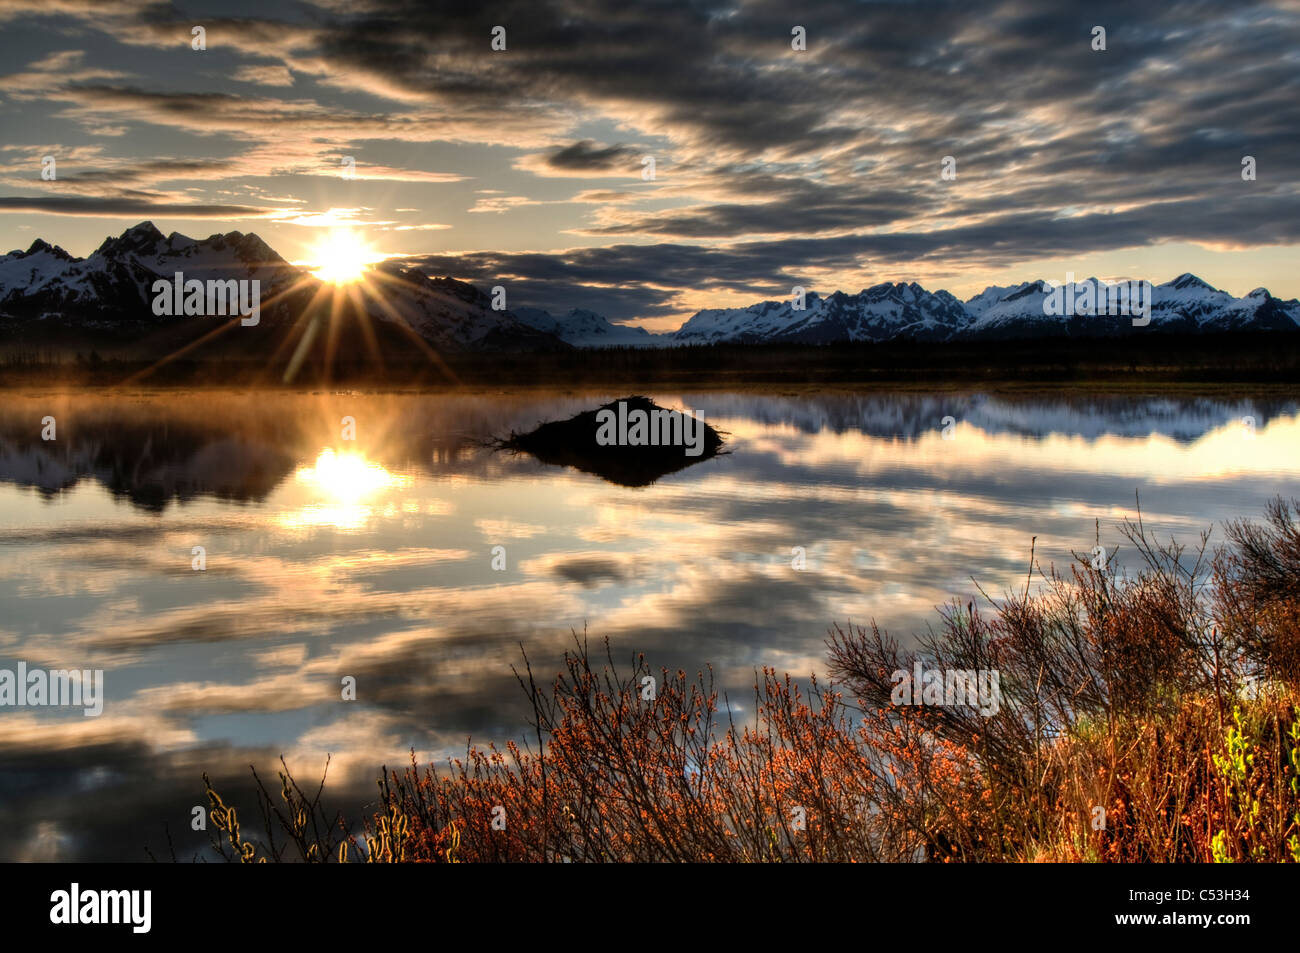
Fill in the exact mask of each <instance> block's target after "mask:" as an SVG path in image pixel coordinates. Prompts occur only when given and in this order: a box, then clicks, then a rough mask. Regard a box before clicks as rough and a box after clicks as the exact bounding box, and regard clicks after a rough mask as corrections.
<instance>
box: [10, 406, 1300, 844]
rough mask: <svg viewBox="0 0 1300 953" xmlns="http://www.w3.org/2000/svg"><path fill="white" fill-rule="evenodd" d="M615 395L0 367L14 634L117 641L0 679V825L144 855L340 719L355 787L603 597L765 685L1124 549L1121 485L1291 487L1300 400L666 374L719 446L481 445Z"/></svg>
mask: <svg viewBox="0 0 1300 953" xmlns="http://www.w3.org/2000/svg"><path fill="white" fill-rule="evenodd" d="M621 396H625V395H620V394H616V393H599V394H597V393H591V394H581V395H579V394H560V393H545V392H538V393H531V394H519V393H513V394H510V395H504V394H435V395H418V396H415V395H397V394H381V395H363V394H314V395H313V394H286V393H267V394H234V393H223V392H194V393H166V394H150V393H144V392H142V393H139V394H125V395H112V396H105V395H103V394H99V393H75V392H74V393H69V394H63V395H50V394H31V395H25V394H6V395H4V396H3V397H2V398H0V668H6V669H13V668H14V667H15V666H16V665H17V664H18V663H19V662H23V663H26V665H28V666H29V667H42V668H52V669H65V668H74V667H75V668H79V669H103V670H104V672H105V681H104V690H105V695H106V701H105V704H104V712H103V714H102V715H101V716H99V717H97V718H88V717H85V716H84V715H83V714H82V712H81V710H79V709H78V710H71V709H57V708H44V709H35V708H2V709H0V820H2V821H3V822H4V823H3V829H4V830H5V832H6V833H5V835H4V837H3V838H2V839H0V859H6V860H14V859H56V858H66V859H88V860H113V859H124V860H143V859H145V854H144V851H143V848H144V847H145V846H146V845H148V846H150V847H151V848H153V849H154V850H155V852H158V853H159V855H160V856H161V855H162V853H164V852H165V850H166V839H165V835H164V833H163V832H164V826H166V827H167V828H169V829H170V831H171V833H172V835H173V837H174V838H175V841H176V844H177V848H178V853H179V854H180V856H182V857H183V858H187V857H189V856H190V855H192V854H193V852H194V850H195V849H197V845H199V844H202V843H204V842H205V841H206V835H202V834H194V833H192V832H191V831H190V829H189V820H190V811H191V808H192V807H193V806H195V805H201V804H204V803H205V802H204V798H203V787H202V782H201V780H200V773H201V772H202V771H204V770H206V771H208V772H209V774H210V775H211V776H212V778H213V782H214V784H215V785H216V786H217V787H218V789H221V790H223V791H225V790H229V791H231V792H232V794H237V792H238V791H240V790H241V789H245V790H246V781H247V774H248V771H247V767H248V765H249V763H255V764H257V766H258V769H259V772H260V773H261V774H262V775H263V777H264V778H265V777H269V778H270V779H271V780H272V781H274V779H275V773H274V767H275V759H276V758H277V757H278V756H279V755H280V754H284V755H285V757H286V760H287V761H288V762H289V764H290V766H291V768H293V770H294V772H295V774H296V775H297V776H298V778H299V780H300V781H302V782H312V783H314V782H315V781H316V780H317V779H318V778H319V775H320V771H321V768H322V767H323V765H324V761H325V755H326V754H327V753H329V754H331V755H332V759H333V760H332V764H331V768H330V784H329V788H328V790H329V791H331V792H332V794H333V796H334V801H333V802H332V804H334V805H335V806H339V807H342V808H344V809H345V810H346V811H348V812H349V813H351V814H353V815H354V816H356V815H357V814H358V812H359V811H361V810H362V809H363V808H364V806H365V804H366V803H367V802H368V801H372V800H373V794H374V778H375V776H376V774H377V772H378V768H379V766H380V765H381V764H388V765H389V766H401V765H402V764H403V763H405V762H407V761H409V758H410V751H411V749H414V750H415V753H416V757H417V758H418V759H419V760H420V761H421V762H427V761H429V760H431V759H442V758H445V757H446V756H448V755H455V754H456V753H457V752H463V750H464V747H465V743H466V739H467V738H472V739H473V740H474V741H475V742H477V743H487V742H490V741H496V742H498V743H501V742H504V741H507V740H510V739H516V738H521V737H522V736H523V732H524V726H525V720H526V717H527V711H526V701H525V698H524V695H523V693H522V692H521V691H520V689H519V687H518V685H517V683H516V681H515V677H514V675H513V674H512V672H511V665H512V664H514V665H518V664H519V663H520V662H521V655H520V648H519V646H520V643H522V644H523V646H524V648H525V649H526V651H527V652H528V655H529V658H530V659H531V661H532V664H533V669H534V671H535V672H537V673H539V674H540V675H541V676H543V677H546V676H548V675H549V673H550V672H552V671H553V670H554V669H555V668H556V665H557V662H558V660H559V658H560V656H561V654H562V653H563V651H564V649H565V648H566V646H567V645H570V644H571V642H572V638H573V636H572V634H571V633H572V632H574V631H576V632H578V633H579V634H581V633H582V631H583V630H584V627H585V629H586V630H587V632H588V633H589V635H590V637H591V638H592V639H593V640H595V639H599V638H603V637H605V636H608V637H609V638H610V639H611V641H612V643H613V649H614V654H615V658H616V659H617V660H619V661H621V662H623V663H624V664H626V663H628V662H629V661H630V660H631V658H632V657H633V655H634V654H635V653H637V652H643V653H645V655H646V659H647V662H648V663H649V664H650V666H651V667H652V668H653V669H656V670H657V669H659V668H660V667H667V668H669V669H670V670H675V669H677V668H684V669H686V670H687V671H688V672H695V671H696V670H698V669H700V668H702V667H703V666H704V665H705V664H706V663H712V665H713V667H714V672H715V675H716V679H717V683H718V685H719V687H720V688H721V689H723V690H725V691H726V692H727V693H728V697H729V699H730V702H731V705H732V708H733V710H735V711H736V712H737V715H738V716H739V717H748V715H749V714H750V712H751V703H752V695H751V691H750V688H751V686H752V683H753V679H754V670H755V669H756V668H761V667H763V666H772V667H774V668H776V669H778V670H781V671H790V672H791V673H793V674H795V675H796V676H799V677H801V678H802V677H806V676H807V675H808V674H810V673H813V672H818V673H821V672H823V671H824V668H825V666H824V644H823V640H824V639H825V636H826V629H827V627H828V626H829V625H830V624H831V623H832V622H836V621H838V622H841V623H843V622H849V621H851V622H855V623H863V624H865V623H867V622H868V621H870V620H871V619H873V618H874V619H876V620H877V621H878V622H879V623H880V624H881V625H882V627H885V628H887V629H888V630H889V631H890V632H891V633H892V634H894V635H895V636H897V637H899V638H900V639H903V640H905V641H906V640H907V639H909V638H910V636H911V634H912V633H916V632H921V631H923V630H924V628H925V626H926V625H927V624H928V623H929V622H930V621H931V620H932V619H933V618H934V613H933V608H934V606H935V605H937V604H941V603H944V602H947V601H949V600H951V599H959V600H961V601H962V602H963V603H964V602H966V601H968V600H970V599H972V598H976V585H975V582H976V581H978V583H979V584H980V585H981V586H982V587H983V588H984V589H986V590H987V591H988V592H989V593H991V594H994V595H1001V594H1002V593H1003V592H1005V591H1006V590H1008V589H1018V588H1020V587H1022V586H1023V585H1024V580H1025V575H1026V570H1027V568H1028V561H1029V551H1030V541H1031V539H1033V538H1034V537H1037V543H1036V553H1037V558H1038V560H1039V562H1040V563H1041V564H1042V566H1043V567H1044V568H1047V566H1048V565H1050V564H1052V563H1054V564H1056V565H1057V566H1062V567H1063V566H1064V564H1065V563H1066V562H1067V561H1068V560H1069V559H1070V558H1071V555H1070V554H1071V550H1073V551H1076V552H1080V553H1087V552H1089V551H1091V549H1092V547H1093V546H1094V545H1095V544H1096V543H1095V541H1094V533H1095V528H1094V527H1095V525H1096V524H1097V522H1098V521H1099V523H1100V533H1101V540H1100V542H1101V544H1102V545H1105V546H1106V548H1107V552H1108V553H1109V552H1111V551H1112V550H1113V549H1114V547H1115V546H1116V545H1117V544H1119V543H1120V542H1121V539H1120V537H1119V534H1118V533H1117V531H1116V529H1115V524H1116V523H1117V522H1118V521H1119V520H1121V519H1123V518H1124V517H1126V516H1135V515H1136V507H1135V494H1140V498H1141V506H1142V515H1143V518H1144V520H1145V522H1146V525H1147V528H1148V530H1153V531H1154V532H1155V533H1156V534H1157V535H1159V536H1161V537H1166V536H1169V535H1174V536H1177V537H1178V538H1179V539H1182V540H1184V541H1186V542H1188V543H1193V542H1195V541H1196V539H1197V537H1198V534H1199V531H1200V530H1202V529H1204V528H1209V527H1210V526H1211V525H1212V524H1217V523H1219V522H1220V521H1222V520H1226V519H1232V518H1236V517H1251V518H1255V517H1258V516H1260V515H1261V514H1262V511H1263V506H1264V503H1265V502H1266V501H1267V500H1268V499H1269V498H1270V497H1272V496H1274V495H1277V494H1281V495H1283V496H1287V497H1292V496H1300V454H1297V452H1296V451H1297V449H1300V405H1298V403H1297V402H1295V401H1276V400H1267V401H1262V400H1252V399H1240V400H1237V399H1231V400H1226V399H1209V398H1170V397H1158V398H1133V397H1106V398H1096V397H1094V398H1067V397H1059V398H1052V397H1034V398H1026V399H1009V398H1003V397H994V396H988V395H980V394H972V395H950V394H938V393H935V394H924V393H906V394H860V393H859V394H827V395H820V396H779V395H758V394H751V393H742V392H732V393H726V392H710V393H683V392H669V391H655V392H652V393H649V394H647V395H646V396H649V397H651V398H652V399H653V400H655V401H656V402H657V403H658V404H660V405H663V406H665V407H670V408H678V409H683V410H689V411H692V412H695V411H698V412H700V413H701V414H702V415H703V417H704V419H705V420H706V421H707V422H708V423H709V424H710V425H711V426H713V427H715V428H717V429H718V430H720V431H724V432H726V433H727V437H726V445H725V446H726V449H727V450H728V451H729V452H727V453H725V454H723V455H720V456H718V457H715V458H712V459H707V460H703V461H702V462H699V463H697V464H694V465H690V466H687V467H685V468H684V469H681V470H678V471H676V472H673V473H670V474H668V475H666V476H664V477H663V478H662V479H660V480H658V481H657V482H655V483H653V484H652V485H649V486H644V487H626V486H621V485H618V484H616V483H612V482H608V481H606V480H602V479H601V478H600V477H599V476H597V475H593V474H590V473H585V472H580V471H578V470H576V469H570V468H565V467H557V466H548V465H546V464H544V463H542V462H540V461H538V460H537V459H535V458H533V457H531V456H529V455H527V454H511V453H505V452H501V451H497V450H493V449H492V448H491V447H490V446H488V445H487V441H489V440H490V439H491V438H493V437H502V436H507V435H509V434H510V433H511V432H523V431H526V430H528V429H531V428H533V427H535V426H536V425H538V424H539V423H542V422H546V421H551V420H559V419H564V418H568V417H571V416H573V415H575V414H577V413H579V412H581V411H584V410H589V409H591V408H593V407H596V406H598V405H600V404H602V403H605V402H607V401H610V400H614V399H617V398H619V397H621ZM47 415H48V416H53V417H54V418H55V420H56V421H57V438H56V439H55V440H53V441H46V440H42V438H41V429H42V426H41V421H42V418H44V417H46V416H47ZM345 417H351V418H352V419H353V420H354V421H355V439H344V438H343V432H344V423H343V421H344V418H345ZM945 418H947V420H945ZM1216 536H1217V534H1216ZM196 546H202V547H203V548H204V554H205V560H206V569H204V570H203V571H196V570H195V569H194V568H192V567H193V560H194V555H193V553H194V547H196ZM498 546H499V547H504V558H505V568H504V569H494V568H493V560H494V552H493V550H494V547H498ZM796 547H798V548H801V549H802V553H803V559H804V560H805V568H804V569H803V570H797V569H795V568H794V566H793V565H792V561H793V560H794V559H795V558H796V549H795V548H796ZM1131 555H1132V554H1131V553H1130V552H1129V551H1128V550H1126V549H1124V548H1121V549H1120V551H1119V553H1118V555H1117V556H1116V557H1115V558H1117V559H1118V560H1120V563H1121V565H1126V564H1128V560H1129V557H1130V556H1131ZM973 580H974V581H973ZM349 675H350V676H353V677H354V678H355V679H356V686H357V700H356V701H354V702H345V701H343V700H341V698H340V680H341V679H342V678H343V677H344V676H349ZM92 792H93V797H92V796H88V794H90V793H92ZM88 805H93V807H88ZM250 806H251V805H250Z"/></svg>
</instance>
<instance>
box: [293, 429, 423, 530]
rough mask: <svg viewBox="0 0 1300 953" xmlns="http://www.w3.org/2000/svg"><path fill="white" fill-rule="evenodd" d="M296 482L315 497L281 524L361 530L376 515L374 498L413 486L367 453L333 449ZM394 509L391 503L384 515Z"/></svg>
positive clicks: (323, 452)
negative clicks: (366, 455) (374, 513)
mask: <svg viewBox="0 0 1300 953" xmlns="http://www.w3.org/2000/svg"><path fill="white" fill-rule="evenodd" d="M294 480H295V482H296V483H297V484H298V485H299V486H300V487H303V488H304V489H306V490H307V491H308V492H310V493H311V494H312V497H313V498H311V499H309V500H307V501H306V502H305V503H304V504H303V505H302V506H301V507H300V508H299V509H298V510H297V511H296V512H290V513H286V514H285V515H284V516H283V517H282V518H281V520H280V523H281V525H283V526H286V527H303V526H333V527H336V528H338V529H360V528H361V527H363V526H365V525H366V523H367V522H368V521H369V520H370V517H371V516H372V514H373V512H374V507H373V505H372V503H373V502H374V498H375V497H377V496H379V495H381V494H383V493H384V492H386V491H389V490H394V489H404V488H407V487H409V486H411V478H410V477H409V476H405V475H403V474H400V473H393V472H392V471H390V470H388V469H387V468H385V467H383V466H382V465H380V464H378V463H375V462H374V461H373V460H368V459H367V458H366V457H365V455H364V454H361V453H356V452H354V451H347V452H343V453H340V452H338V451H336V450H334V449H333V448H330V447H326V448H325V449H323V450H321V452H320V453H319V454H318V455H317V457H316V460H315V463H314V464H313V465H311V466H304V467H299V468H298V469H297V471H295V473H294ZM392 508H393V504H392V503H391V502H389V503H388V504H387V506H386V507H385V512H387V510H388V509H392Z"/></svg>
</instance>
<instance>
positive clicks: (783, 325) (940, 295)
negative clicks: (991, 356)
mask: <svg viewBox="0 0 1300 953" xmlns="http://www.w3.org/2000/svg"><path fill="white" fill-rule="evenodd" d="M804 305H805V307H804V308H803V309H802V310H795V309H794V303H793V302H792V301H764V302H762V303H760V304H755V305H751V306H750V307H748V308H740V309H725V308H724V309H710V310H706V311H699V312H697V313H696V314H695V315H694V316H693V317H692V318H691V319H690V320H689V321H687V322H686V323H685V324H683V325H682V326H681V328H680V329H679V330H678V331H677V333H676V334H674V335H673V338H674V339H675V340H676V341H677V342H678V343H686V344H714V343H718V342H721V341H728V342H737V343H758V342H787V343H798V344H829V343H831V342H834V341H888V340H891V339H893V338H896V337H909V338H913V339H915V340H921V341H941V340H946V339H947V338H950V337H952V335H953V334H955V333H956V332H957V331H959V330H960V329H961V327H962V326H963V325H964V324H966V323H967V322H968V321H969V320H970V316H969V315H968V314H967V312H966V309H965V308H964V307H962V303H961V302H960V301H958V300H957V299H956V298H954V297H953V296H952V295H950V294H948V292H946V291H939V292H935V293H933V294H932V293H931V292H929V291H926V290H925V289H924V288H922V287H921V286H920V285H918V284H916V283H915V282H912V283H911V284H902V283H901V282H900V283H898V284H881V285H875V286H874V287H871V288H866V289H864V290H862V291H860V292H858V293H857V294H855V295H849V294H845V293H844V292H842V291H837V292H835V294H833V295H830V296H829V297H825V298H823V297H821V296H820V295H817V294H809V295H806V297H805V300H804Z"/></svg>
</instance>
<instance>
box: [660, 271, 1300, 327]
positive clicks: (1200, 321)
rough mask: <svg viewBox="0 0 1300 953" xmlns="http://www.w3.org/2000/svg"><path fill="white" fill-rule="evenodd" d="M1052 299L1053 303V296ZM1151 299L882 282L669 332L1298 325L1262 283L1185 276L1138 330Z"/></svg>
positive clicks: (1078, 290) (1160, 293) (1156, 297)
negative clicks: (957, 290) (1238, 286)
mask: <svg viewBox="0 0 1300 953" xmlns="http://www.w3.org/2000/svg"><path fill="white" fill-rule="evenodd" d="M1086 286H1087V287H1086ZM1085 293H1086V296H1085ZM1053 295H1055V296H1057V297H1056V299H1055V301H1051V302H1049V300H1048V299H1049V296H1053ZM1146 297H1147V291H1146V289H1143V290H1142V291H1141V292H1137V293H1135V294H1134V296H1133V297H1132V298H1131V300H1129V299H1127V298H1125V299H1120V298H1119V297H1118V295H1117V293H1116V292H1115V291H1113V290H1111V289H1110V288H1109V287H1108V286H1107V285H1106V283H1105V282H1102V281H1099V280H1098V279H1096V278H1089V279H1087V280H1086V281H1080V282H1075V283H1071V284H1067V285H1064V286H1063V287H1060V288H1053V287H1052V286H1050V285H1048V283H1047V282H1044V281H1027V282H1024V283H1022V284H1019V285H1008V286H1005V287H999V286H992V287H989V288H986V289H985V290H984V291H982V292H980V293H979V294H977V295H975V296H974V297H972V298H970V299H969V300H968V301H966V302H965V303H963V302H960V301H958V300H957V299H956V298H954V297H953V296H952V295H950V294H949V293H948V292H946V291H936V292H933V293H932V292H929V291H926V290H925V289H924V288H922V287H921V286H920V285H917V284H916V283H915V282H913V283H911V284H901V283H898V284H882V285H876V286H874V287H872V288H868V289H866V290H864V291H861V292H859V293H858V294H856V295H846V294H844V293H843V292H836V293H835V294H833V295H830V296H829V297H825V298H823V297H821V296H820V295H816V294H809V295H807V296H806V300H805V305H806V307H805V309H804V310H802V311H796V310H794V308H793V304H792V302H791V301H764V302H761V303H759V304H755V305H750V306H749V307H747V308H724V309H707V310H704V311H699V312H697V313H696V314H695V315H694V316H692V317H691V318H690V319H689V320H688V321H687V322H686V323H685V324H683V325H682V326H681V328H680V329H679V330H678V331H677V332H676V334H674V335H672V338H673V340H674V341H675V342H676V343H682V344H715V343H721V342H727V343H739V344H757V343H769V342H772V343H776V342H787V343H801V344H825V343H832V342H839V341H876V342H880V341H890V340H894V339H910V340H914V341H961V340H1006V339H1011V338H1026V337H1047V336H1051V337H1060V336H1103V335H1114V334H1125V333H1130V332H1133V331H1137V330H1141V329H1143V328H1145V329H1147V330H1151V331H1157V332H1158V331H1170V332H1183V333H1209V332H1219V331H1295V330H1300V302H1298V301H1296V300H1294V299H1293V300H1290V301H1283V300H1280V299H1278V298H1274V297H1273V296H1272V295H1270V294H1269V293H1268V291H1267V290H1266V289H1264V288H1258V289H1256V290H1255V291H1252V292H1251V293H1250V294H1248V295H1246V296H1245V297H1244V298H1234V297H1233V296H1232V295H1230V294H1228V293H1227V292H1226V291H1220V290H1218V289H1216V288H1213V287H1211V286H1210V285H1208V284H1206V283H1205V282H1203V281H1201V280H1200V279H1199V278H1197V277H1196V276H1194V275H1190V274H1184V275H1180V276H1179V277H1177V278H1175V279H1174V280H1173V281H1170V282H1166V283H1165V284H1162V285H1155V286H1154V287H1151V289H1150V293H1149V297H1150V302H1149V305H1150V314H1149V317H1150V323H1149V324H1145V325H1138V326H1135V325H1134V324H1133V319H1134V318H1137V319H1138V320H1139V321H1144V320H1145V319H1146V317H1147V315H1146V314H1145V313H1144V310H1143V309H1145V308H1146V306H1147V304H1148V302H1147V300H1146ZM1111 298H1115V299H1116V302H1117V304H1116V307H1115V309H1114V310H1115V311H1117V312H1118V313H1116V314H1110V313H1108V311H1109V310H1110V308H1109V301H1110V300H1111ZM1121 300H1122V301H1124V302H1126V303H1125V304H1122V305H1121V304H1120V301H1121ZM1089 302H1091V303H1089ZM1071 305H1073V307H1071ZM1094 309H1095V313H1092V311H1093V310H1094Z"/></svg>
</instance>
